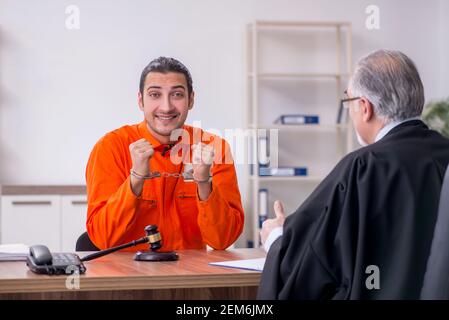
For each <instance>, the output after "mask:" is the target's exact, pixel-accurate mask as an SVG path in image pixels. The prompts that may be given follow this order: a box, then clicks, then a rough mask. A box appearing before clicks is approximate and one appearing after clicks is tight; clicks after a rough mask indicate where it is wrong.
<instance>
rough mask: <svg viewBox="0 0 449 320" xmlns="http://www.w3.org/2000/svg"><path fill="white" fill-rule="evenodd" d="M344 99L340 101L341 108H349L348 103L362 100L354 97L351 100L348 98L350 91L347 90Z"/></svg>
mask: <svg viewBox="0 0 449 320" xmlns="http://www.w3.org/2000/svg"><path fill="white" fill-rule="evenodd" d="M344 97H345V98H343V99H340V106H341V107H342V108H349V103H346V102H349V101H354V100H359V99H361V98H362V97H352V98H349V96H348V90H345V92H344Z"/></svg>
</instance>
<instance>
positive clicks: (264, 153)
mask: <svg viewBox="0 0 449 320" xmlns="http://www.w3.org/2000/svg"><path fill="white" fill-rule="evenodd" d="M268 143H269V141H268V137H266V136H264V137H259V147H258V150H259V156H258V160H259V165H261V166H267V165H268V164H269V163H270V158H269V157H268V154H269V149H268Z"/></svg>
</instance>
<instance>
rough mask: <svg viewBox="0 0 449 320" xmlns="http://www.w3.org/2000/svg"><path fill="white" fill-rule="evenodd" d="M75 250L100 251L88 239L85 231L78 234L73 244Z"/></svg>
mask: <svg viewBox="0 0 449 320" xmlns="http://www.w3.org/2000/svg"><path fill="white" fill-rule="evenodd" d="M75 250H76V251H100V249H98V248H97V247H96V246H95V245H94V244H93V242H92V241H91V240H90V238H89V235H88V234H87V232H84V233H83V234H82V235H80V236H79V238H78V240H77V241H76V246H75Z"/></svg>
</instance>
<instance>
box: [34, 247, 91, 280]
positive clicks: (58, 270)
mask: <svg viewBox="0 0 449 320" xmlns="http://www.w3.org/2000/svg"><path fill="white" fill-rule="evenodd" d="M27 266H28V267H29V268H30V269H31V271H33V272H35V273H41V274H72V273H79V274H82V273H85V272H86V267H85V266H84V264H83V263H82V261H81V260H80V258H79V257H78V255H76V254H74V253H53V254H51V252H50V250H49V249H48V248H47V247H46V246H43V245H35V246H31V247H30V255H29V256H28V257H27Z"/></svg>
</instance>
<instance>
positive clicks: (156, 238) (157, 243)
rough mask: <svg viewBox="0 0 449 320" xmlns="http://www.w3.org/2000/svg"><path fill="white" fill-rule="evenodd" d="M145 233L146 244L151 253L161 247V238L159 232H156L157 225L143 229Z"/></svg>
mask: <svg viewBox="0 0 449 320" xmlns="http://www.w3.org/2000/svg"><path fill="white" fill-rule="evenodd" d="M145 232H146V233H147V238H148V243H149V244H150V248H151V250H152V251H156V250H158V249H160V248H161V247H162V238H161V234H160V233H159V231H157V225H155V224H151V225H149V226H146V227H145Z"/></svg>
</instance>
